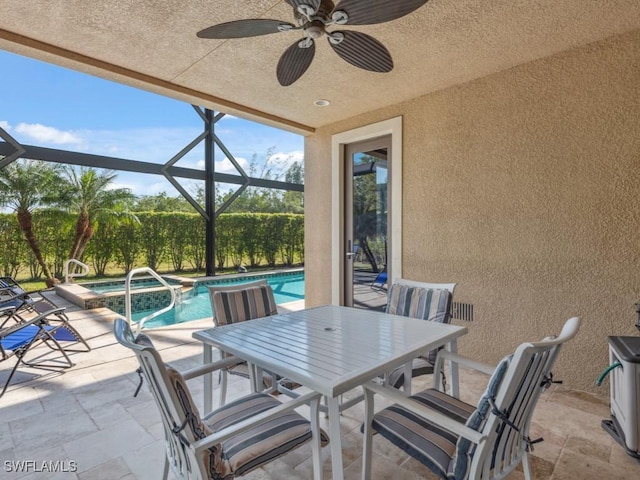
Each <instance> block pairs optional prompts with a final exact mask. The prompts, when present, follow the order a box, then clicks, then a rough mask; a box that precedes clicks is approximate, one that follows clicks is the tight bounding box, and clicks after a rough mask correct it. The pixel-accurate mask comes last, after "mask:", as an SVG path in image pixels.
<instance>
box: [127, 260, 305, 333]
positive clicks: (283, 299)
mask: <svg viewBox="0 0 640 480" xmlns="http://www.w3.org/2000/svg"><path fill="white" fill-rule="evenodd" d="M262 278H264V279H266V280H267V282H268V283H269V285H271V288H273V294H274V297H275V300H276V303H277V304H278V305H280V304H283V303H288V302H294V301H296V300H304V272H292V273H282V274H269V275H257V276H251V277H242V278H238V277H236V278H233V279H216V280H205V281H197V282H196V283H195V284H194V287H193V289H192V290H191V291H190V292H189V293H188V294H186V295H185V296H184V298H183V299H182V302H181V303H180V304H179V305H176V306H175V307H174V308H173V309H172V310H171V311H169V312H166V313H163V314H162V315H160V316H158V317H156V318H153V319H151V320H148V321H147V322H145V324H144V326H145V328H153V327H161V326H166V325H173V324H176V323H183V322H189V321H191V320H199V319H201V318H206V317H211V316H212V313H211V301H210V300H209V291H208V289H207V285H241V284H243V283H247V282H253V281H255V280H259V279H262ZM154 311H157V310H145V311H141V312H135V313H133V314H132V319H133V320H134V321H138V320H140V319H141V318H143V317H145V316H147V315H150V314H151V313H153V312H154Z"/></svg>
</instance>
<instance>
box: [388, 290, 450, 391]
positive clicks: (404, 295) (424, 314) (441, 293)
mask: <svg viewBox="0 0 640 480" xmlns="http://www.w3.org/2000/svg"><path fill="white" fill-rule="evenodd" d="M451 299H452V295H451V292H450V291H449V290H440V289H431V288H421V287H414V286H410V285H403V284H401V283H395V284H392V285H391V287H390V288H389V294H388V297H387V309H386V311H387V313H391V314H393V315H402V316H405V317H412V318H421V319H423V320H432V321H435V322H441V323H449V322H450V321H451V316H450V315H449V310H450V308H451ZM437 354H438V349H434V350H431V351H429V353H428V354H426V355H424V356H421V358H420V361H417V362H414V366H413V367H412V370H413V376H419V375H425V374H429V373H433V364H434V363H435V361H436V355H437ZM388 381H389V385H392V386H394V387H396V388H399V387H400V386H401V385H402V384H403V383H404V369H403V367H399V368H397V369H395V370H394V371H393V372H391V374H390V375H389V378H388Z"/></svg>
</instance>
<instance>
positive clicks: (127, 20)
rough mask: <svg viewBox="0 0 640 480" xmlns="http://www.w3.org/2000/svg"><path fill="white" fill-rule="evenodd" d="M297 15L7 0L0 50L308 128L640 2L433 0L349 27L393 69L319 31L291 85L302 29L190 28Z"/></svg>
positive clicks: (213, 5)
mask: <svg viewBox="0 0 640 480" xmlns="http://www.w3.org/2000/svg"><path fill="white" fill-rule="evenodd" d="M390 1H393V0H390ZM363 2H366V0H363ZM292 17H293V14H292V9H291V7H290V6H289V5H288V4H287V3H286V2H284V1H282V0H182V1H175V0H137V1H136V0H106V1H87V0H2V2H0V48H2V49H5V50H7V51H11V52H15V53H19V54H23V55H27V56H30V57H34V58H38V59H41V60H45V61H48V62H52V63H56V64H59V65H63V66H67V67H71V68H74V69H76V70H81V71H84V72H87V73H91V74H94V75H98V76H101V77H105V78H108V79H112V80H116V81H120V82H123V83H127V84H130V85H134V86H136V87H141V88H145V89H148V90H151V91H155V92H158V93H162V94H165V95H170V96H173V97H175V98H179V99H181V100H186V101H190V102H194V103H199V104H201V105H205V106H208V107H209V108H215V109H218V110H222V111H225V112H228V113H235V114H238V115H242V116H244V117H247V118H253V119H259V120H261V121H266V122H267V123H270V124H277V125H280V126H283V127H285V128H288V129H291V130H294V131H298V132H301V133H305V132H310V131H313V129H314V128H317V127H320V126H323V125H327V124H330V123H333V122H336V121H339V120H342V119H345V118H349V117H352V116H354V115H358V114H361V113H364V112H368V111H371V110H375V109H378V108H380V107H385V106H388V105H393V104H396V103H399V102H402V101H406V100H409V99H411V98H415V97H418V96H420V95H423V94H426V93H429V92H432V91H435V90H439V89H443V88H446V87H450V86H452V85H456V84H459V83H463V82H467V81H469V80H472V79H474V78H479V77H483V76H486V75H490V74H492V73H495V72H498V71H501V70H504V69H507V68H510V67H513V66H515V65H519V64H522V63H525V62H529V61H531V60H535V59H537V58H542V57H546V56H549V55H553V54H555V53H558V52H561V51H563V50H567V49H570V48H573V47H576V46H579V45H584V44H587V43H591V42H594V41H597V40H600V39H603V38H606V37H609V36H612V35H616V34H620V33H624V32H627V31H630V30H634V29H638V28H640V0H491V1H487V0H430V1H429V2H428V3H427V4H426V5H425V6H424V7H422V8H420V9H419V10H417V11H415V12H414V13H412V14H410V15H408V16H406V17H403V18H401V19H399V20H396V21H393V22H388V23H385V24H379V25H371V26H362V27H342V28H352V29H354V30H360V31H363V32H366V33H368V34H370V35H372V36H374V37H375V38H377V39H378V40H380V41H381V42H383V43H384V44H385V45H386V46H387V48H388V49H389V51H390V52H391V54H392V56H393V59H394V63H395V68H394V70H393V71H392V72H391V73H388V74H380V73H371V72H366V71H363V70H360V69H358V68H355V67H353V66H351V65H349V64H348V63H346V62H344V61H343V60H341V59H340V58H339V57H338V56H337V55H336V54H335V53H334V52H333V50H332V49H331V48H330V47H329V46H328V45H327V44H326V40H324V39H320V41H319V42H318V44H317V49H316V56H315V59H314V61H313V63H312V65H311V67H310V68H309V70H308V71H307V73H306V74H305V75H304V76H303V77H302V78H301V79H300V80H298V81H297V82H296V83H294V84H293V85H291V86H289V87H282V86H280V85H279V84H278V82H277V80H276V74H275V69H276V64H277V62H278V59H279V57H280V55H281V54H282V53H283V52H284V50H285V49H286V48H287V47H288V46H289V45H291V44H292V43H293V42H294V41H295V40H296V39H297V38H300V36H301V33H300V32H286V33H278V34H273V35H266V36H262V37H253V38H246V39H234V40H203V39H199V38H197V37H196V35H195V34H196V32H197V31H199V30H201V29H203V28H205V27H208V26H211V25H214V24H217V23H221V22H227V21H231V20H238V19H245V18H273V19H281V20H285V21H292ZM3 74H10V73H7V72H3ZM316 99H328V100H330V101H331V102H332V103H331V106H329V107H323V108H320V107H315V106H314V105H313V102H314V100H316Z"/></svg>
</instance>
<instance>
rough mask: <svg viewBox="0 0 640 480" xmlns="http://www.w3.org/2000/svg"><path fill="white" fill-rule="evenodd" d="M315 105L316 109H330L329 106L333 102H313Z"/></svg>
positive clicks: (321, 100)
mask: <svg viewBox="0 0 640 480" xmlns="http://www.w3.org/2000/svg"><path fill="white" fill-rule="evenodd" d="M313 104H314V105H315V106H316V107H328V106H329V105H331V102H330V101H329V100H325V99H319V100H316V101H315V102H313Z"/></svg>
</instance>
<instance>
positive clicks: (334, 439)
mask: <svg viewBox="0 0 640 480" xmlns="http://www.w3.org/2000/svg"><path fill="white" fill-rule="evenodd" d="M326 398H327V407H328V409H329V438H330V441H329V446H330V447H331V470H332V473H333V476H332V478H333V480H344V468H343V465H342V437H341V435H340V397H326Z"/></svg>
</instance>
